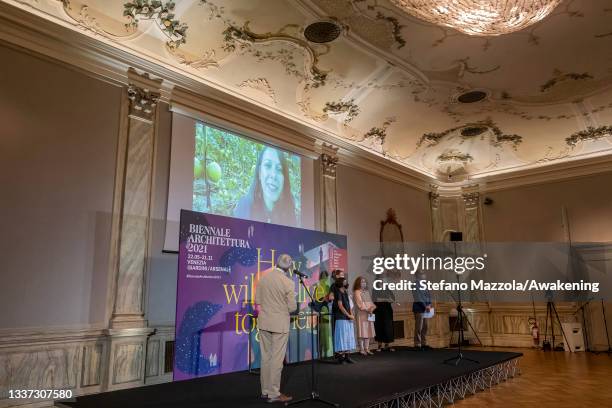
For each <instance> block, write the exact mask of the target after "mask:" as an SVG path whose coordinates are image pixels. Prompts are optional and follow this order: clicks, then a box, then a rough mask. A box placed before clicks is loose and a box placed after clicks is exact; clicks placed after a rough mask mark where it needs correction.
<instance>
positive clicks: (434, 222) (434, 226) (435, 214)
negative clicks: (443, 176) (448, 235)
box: [429, 184, 444, 242]
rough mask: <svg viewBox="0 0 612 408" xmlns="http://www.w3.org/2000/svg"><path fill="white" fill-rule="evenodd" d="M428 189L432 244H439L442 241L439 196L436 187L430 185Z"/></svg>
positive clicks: (442, 232)
mask: <svg viewBox="0 0 612 408" xmlns="http://www.w3.org/2000/svg"><path fill="white" fill-rule="evenodd" d="M430 187H431V191H430V192H429V206H430V210H431V236H432V238H433V241H434V242H441V241H442V240H443V239H444V231H443V230H442V220H441V218H440V217H441V214H440V194H439V193H438V186H436V185H434V184H432V185H431V186H430Z"/></svg>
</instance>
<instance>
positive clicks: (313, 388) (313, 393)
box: [285, 273, 340, 407]
mask: <svg viewBox="0 0 612 408" xmlns="http://www.w3.org/2000/svg"><path fill="white" fill-rule="evenodd" d="M298 276H299V277H300V283H301V284H302V287H303V288H304V290H305V291H306V293H307V294H308V297H309V298H310V303H309V306H310V317H311V319H312V317H313V316H317V323H318V324H320V323H321V313H320V312H316V314H315V310H314V308H313V305H314V298H313V297H312V294H311V293H310V290H309V289H308V287H307V286H306V283H304V278H305V277H306V275H304V274H302V273H300V274H299V275H298ZM317 344H318V342H317ZM310 349H311V357H310V396H309V397H306V398H302V399H299V400H296V401H291V402H288V403H285V406H287V405H297V404H301V403H304V402H308V401H316V402H319V403H321V404H324V405H328V406H331V407H339V406H340V404H338V403H336V402H331V401H327V400H324V399H323V398H321V396H320V395H319V391H318V390H317V382H316V381H317V376H316V374H315V356H314V350H315V349H314V325H313V324H311V326H310ZM317 357H320V356H319V352H318V350H317Z"/></svg>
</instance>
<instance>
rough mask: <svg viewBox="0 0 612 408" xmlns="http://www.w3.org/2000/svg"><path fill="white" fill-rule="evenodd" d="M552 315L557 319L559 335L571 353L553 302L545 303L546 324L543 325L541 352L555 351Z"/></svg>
mask: <svg viewBox="0 0 612 408" xmlns="http://www.w3.org/2000/svg"><path fill="white" fill-rule="evenodd" d="M553 313H554V315H555V317H556V318H557V322H558V323H559V328H560V329H561V333H562V334H563V339H564V340H565V344H566V345H567V348H568V349H569V350H570V352H573V351H574V350H572V349H571V348H570V345H569V342H568V341H567V336H566V335H565V330H563V325H562V324H561V319H560V318H559V313H557V307H556V306H555V302H553V301H552V300H549V301H548V302H547V303H546V323H545V325H544V341H543V342H542V350H544V351H555V322H554V320H553ZM549 317H550V331H551V340H552V346H551V343H550V342H549V341H548V318H549Z"/></svg>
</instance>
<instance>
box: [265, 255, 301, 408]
mask: <svg viewBox="0 0 612 408" xmlns="http://www.w3.org/2000/svg"><path fill="white" fill-rule="evenodd" d="M292 264H293V260H292V259H291V257H290V256H289V255H287V254H282V255H280V256H279V257H278V260H277V261H276V265H277V266H276V267H275V268H274V269H272V271H270V272H269V273H268V274H266V275H265V276H264V277H262V278H261V279H260V280H259V284H258V285H257V290H256V292H255V303H256V304H257V305H258V309H259V314H258V317H257V327H258V329H259V345H260V347H261V370H260V379H261V395H262V397H263V398H267V400H268V402H287V401H291V399H292V397H290V396H288V395H284V394H281V392H280V382H281V374H282V371H283V361H284V359H285V353H286V351H287V340H288V339H289V320H290V317H289V314H290V313H292V312H294V311H295V310H296V309H297V303H296V301H295V291H294V283H293V281H292V280H291V279H290V278H289V277H288V276H287V274H288V272H289V270H290V269H291V266H292Z"/></svg>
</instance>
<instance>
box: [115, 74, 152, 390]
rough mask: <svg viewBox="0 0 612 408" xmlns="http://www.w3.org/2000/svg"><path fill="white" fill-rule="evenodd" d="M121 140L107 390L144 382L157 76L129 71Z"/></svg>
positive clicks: (148, 332)
mask: <svg viewBox="0 0 612 408" xmlns="http://www.w3.org/2000/svg"><path fill="white" fill-rule="evenodd" d="M127 76H128V85H127V86H126V87H125V90H124V96H125V100H124V105H125V107H124V109H123V110H122V115H123V117H122V124H123V126H122V132H121V136H120V138H119V146H118V156H117V171H116V183H115V202H114V215H115V217H114V218H115V220H114V222H113V229H112V242H113V249H112V253H111V265H112V270H111V276H112V282H111V284H110V288H109V295H110V296H109V298H110V301H109V302H110V304H111V305H112V306H111V308H112V315H111V317H110V321H109V330H108V331H107V334H108V336H109V339H110V350H109V355H108V357H109V363H108V369H109V372H108V376H107V384H106V386H107V388H108V389H118V388H127V387H132V386H136V385H141V384H144V378H145V372H144V368H145V357H146V342H147V337H148V336H149V334H150V333H151V331H152V329H149V328H147V321H146V320H145V317H144V316H145V311H144V303H145V302H144V293H145V290H144V289H145V276H146V269H147V258H148V248H149V224H150V207H151V193H152V181H153V163H154V152H155V122H156V112H157V110H156V107H157V102H158V100H159V98H160V88H161V82H162V81H161V80H154V79H151V78H150V77H149V76H148V75H147V74H138V73H137V72H136V71H135V70H133V69H130V70H129V71H128V75H127Z"/></svg>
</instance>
